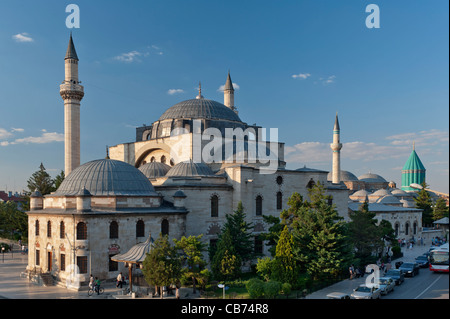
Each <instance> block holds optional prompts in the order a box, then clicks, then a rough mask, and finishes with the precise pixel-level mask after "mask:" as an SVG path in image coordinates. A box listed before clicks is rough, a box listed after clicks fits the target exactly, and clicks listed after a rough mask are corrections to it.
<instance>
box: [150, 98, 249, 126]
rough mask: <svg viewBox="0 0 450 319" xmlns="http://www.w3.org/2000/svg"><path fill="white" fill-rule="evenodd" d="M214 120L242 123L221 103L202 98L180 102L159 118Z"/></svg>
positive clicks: (161, 119)
mask: <svg viewBox="0 0 450 319" xmlns="http://www.w3.org/2000/svg"><path fill="white" fill-rule="evenodd" d="M180 118H181V119H215V120H227V121H235V122H242V121H241V119H240V118H239V116H238V115H237V114H236V113H235V112H234V111H233V110H231V109H230V108H228V107H226V106H225V105H223V104H222V103H219V102H216V101H213V100H207V99H204V98H198V99H192V100H186V101H182V102H180V103H177V104H175V105H174V106H172V107H170V108H169V109H167V110H166V111H165V112H164V113H163V115H161V117H160V118H159V120H160V121H163V120H167V119H180Z"/></svg>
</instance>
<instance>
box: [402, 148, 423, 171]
mask: <svg viewBox="0 0 450 319" xmlns="http://www.w3.org/2000/svg"><path fill="white" fill-rule="evenodd" d="M403 170H404V171H407V170H425V166H423V164H422V161H421V160H420V158H419V156H418V155H417V153H416V151H415V150H413V151H412V152H411V155H410V156H409V158H408V160H407V161H406V163H405V166H403Z"/></svg>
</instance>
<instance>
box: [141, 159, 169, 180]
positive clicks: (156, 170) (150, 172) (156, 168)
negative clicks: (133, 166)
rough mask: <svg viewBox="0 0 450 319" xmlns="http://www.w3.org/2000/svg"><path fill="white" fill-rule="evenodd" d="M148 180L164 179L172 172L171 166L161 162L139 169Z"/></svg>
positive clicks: (145, 165)
mask: <svg viewBox="0 0 450 319" xmlns="http://www.w3.org/2000/svg"><path fill="white" fill-rule="evenodd" d="M139 170H140V171H141V172H142V173H144V175H145V176H146V177H147V178H158V177H163V176H165V175H166V174H167V172H168V171H169V170H170V166H169V165H167V164H164V163H161V162H149V163H147V164H144V165H142V166H141V167H139Z"/></svg>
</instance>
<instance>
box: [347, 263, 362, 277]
mask: <svg viewBox="0 0 450 319" xmlns="http://www.w3.org/2000/svg"><path fill="white" fill-rule="evenodd" d="M348 271H349V273H350V279H353V278H359V277H364V273H365V270H364V269H363V268H359V267H355V266H354V265H353V264H352V265H350V267H349V268H348Z"/></svg>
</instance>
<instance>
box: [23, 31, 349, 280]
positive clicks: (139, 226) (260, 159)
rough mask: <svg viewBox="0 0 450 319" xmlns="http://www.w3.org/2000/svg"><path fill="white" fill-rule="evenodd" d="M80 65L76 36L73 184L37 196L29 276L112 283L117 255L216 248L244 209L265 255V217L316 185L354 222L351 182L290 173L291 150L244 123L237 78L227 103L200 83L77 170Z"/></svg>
mask: <svg viewBox="0 0 450 319" xmlns="http://www.w3.org/2000/svg"><path fill="white" fill-rule="evenodd" d="M78 62H79V59H78V55H77V53H76V50H75V46H74V43H73V39H72V36H71V37H70V40H69V45H68V49H67V52H66V57H65V80H64V82H63V83H62V84H61V86H60V94H61V97H62V98H63V101H64V127H65V171H66V178H65V179H64V181H63V182H62V183H61V185H60V187H59V188H58V189H57V190H56V191H55V192H54V193H51V194H49V195H46V196H42V195H41V194H39V192H34V193H33V194H32V195H31V198H30V211H29V212H27V214H28V223H29V254H28V266H27V271H29V272H31V273H48V274H50V275H51V276H52V277H53V279H54V280H56V282H59V283H65V282H66V281H67V280H68V279H70V278H71V274H72V272H73V269H74V267H75V268H76V271H77V274H78V277H77V280H79V281H80V282H81V283H82V284H85V283H86V282H87V281H88V279H89V275H90V274H94V275H95V276H98V277H99V278H100V279H101V280H106V279H112V278H115V277H116V276H117V274H118V273H119V272H123V271H125V269H124V267H125V266H124V265H123V263H118V262H116V261H114V260H113V257H114V256H115V255H117V254H124V253H126V252H127V251H128V250H129V249H130V248H132V247H133V246H134V245H136V244H138V243H142V242H145V241H146V240H147V239H148V238H150V237H153V238H156V237H158V235H159V234H160V233H162V234H163V235H168V236H169V238H170V239H172V238H177V239H180V238H181V237H182V236H190V235H195V236H197V235H203V237H202V239H203V240H204V242H205V243H206V244H209V245H214V244H215V242H216V241H217V238H218V233H219V232H220V229H221V227H222V225H223V224H224V222H225V220H226V218H225V216H226V214H230V213H232V212H233V211H234V210H236V208H237V205H238V203H239V202H242V204H243V207H244V210H245V213H246V216H247V220H248V222H251V223H252V224H253V226H254V229H253V235H254V238H255V239H254V240H255V250H256V251H257V252H260V253H263V254H268V249H267V247H266V246H265V245H264V244H263V242H261V241H260V240H259V239H258V235H259V234H260V233H262V232H266V231H267V230H268V225H267V224H265V223H264V220H263V215H273V216H277V217H278V216H279V215H280V213H281V211H282V210H283V209H285V208H287V199H288V198H289V197H290V196H291V195H292V193H294V192H298V193H300V194H301V195H302V196H304V197H306V198H307V195H308V189H310V188H311V187H313V186H314V185H315V184H316V183H319V182H320V183H321V184H322V185H324V188H325V191H326V194H327V195H331V196H330V204H334V205H335V207H336V209H337V211H338V213H339V214H340V215H341V216H343V217H344V218H348V189H347V187H346V186H345V184H344V183H342V182H340V181H339V180H338V178H337V179H336V180H335V181H332V182H329V181H327V174H328V172H327V171H323V170H317V169H312V168H306V167H303V168H299V169H294V170H290V169H286V162H285V161H284V143H282V142H278V141H277V140H276V139H272V138H270V139H267V138H266V137H265V136H263V135H264V134H265V133H264V130H263V128H262V127H260V126H257V125H249V124H247V123H246V122H244V121H242V119H241V118H240V117H239V114H238V111H237V108H236V106H235V104H234V88H233V84H232V81H231V76H230V73H228V75H227V78H226V83H225V89H224V103H223V104H222V103H220V102H217V101H214V100H210V99H207V98H205V97H203V96H202V93H201V86H199V92H198V95H197V97H196V98H193V99H190V100H186V101H181V102H179V103H177V104H175V105H173V106H172V107H170V108H168V109H167V110H166V111H165V112H164V113H163V114H162V115H161V116H160V117H159V118H158V119H157V120H156V121H154V122H153V124H151V125H150V126H142V127H138V128H137V129H136V140H135V141H132V142H129V143H123V144H118V145H115V146H111V147H109V149H108V151H109V152H108V153H109V154H108V156H107V157H106V158H104V159H98V160H94V161H90V162H87V163H84V164H81V165H80V108H81V100H82V98H83V96H84V88H83V86H81V85H80V81H79V78H78ZM336 123H338V119H337V115H336V121H335V126H336ZM267 132H269V129H268V130H267ZM333 134H334V138H333V144H336V145H334V147H335V148H336V152H337V156H333V162H334V164H333V172H334V173H335V175H336V176H339V170H340V168H339V165H338V164H336V161H337V160H339V150H340V147H342V145H341V144H340V142H339V129H336V127H335V128H334V131H333ZM271 137H272V136H271ZM336 170H337V171H336Z"/></svg>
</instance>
